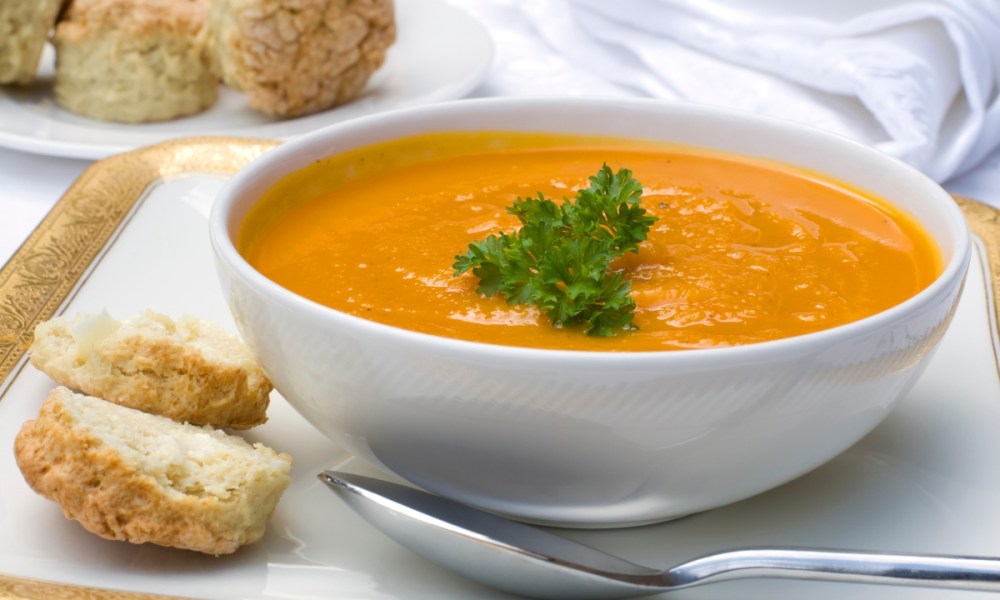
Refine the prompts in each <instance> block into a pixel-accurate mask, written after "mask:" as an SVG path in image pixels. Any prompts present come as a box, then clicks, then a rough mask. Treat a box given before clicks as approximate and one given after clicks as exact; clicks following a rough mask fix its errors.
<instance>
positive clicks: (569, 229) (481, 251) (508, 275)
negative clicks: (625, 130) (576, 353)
mask: <svg viewBox="0 0 1000 600" xmlns="http://www.w3.org/2000/svg"><path fill="white" fill-rule="evenodd" d="M641 196H642V184H640V183H639V182H638V181H636V180H635V179H633V178H632V172H631V171H630V170H628V169H621V170H619V171H618V172H617V173H613V172H612V171H611V169H610V168H609V167H608V166H607V165H604V166H602V167H601V170H600V171H598V172H597V174H596V175H593V176H591V177H590V186H589V187H587V188H585V189H581V190H579V191H578V192H577V194H576V199H575V201H571V200H568V199H564V200H563V203H562V204H556V203H555V202H553V201H552V200H550V199H548V198H546V197H545V196H544V195H542V193H541V192H539V193H538V195H537V196H535V197H528V198H518V199H517V200H515V201H514V203H513V204H512V205H511V206H510V207H509V208H508V209H507V212H509V213H511V214H513V215H515V216H516V217H517V218H518V219H519V220H520V221H521V228H520V229H518V230H517V231H515V232H513V233H505V232H501V233H499V234H496V235H490V236H489V237H487V238H486V239H484V240H481V241H477V242H472V243H471V244H469V248H468V250H467V251H466V252H465V254H460V255H458V256H456V257H455V264H454V265H453V268H454V269H455V276H456V277H457V276H459V275H461V274H463V273H465V272H466V271H469V270H471V271H472V273H473V275H475V276H476V277H478V278H479V287H478V288H477V290H476V291H477V292H479V293H481V294H484V295H486V296H493V295H494V294H498V293H500V294H503V296H504V298H505V299H506V300H507V302H508V303H509V304H534V305H537V306H538V307H539V308H540V309H541V310H542V312H544V313H545V314H546V315H547V316H548V317H549V320H550V321H552V323H553V324H554V325H556V326H557V327H563V326H566V327H582V328H583V330H584V331H585V332H586V333H587V334H588V335H593V336H603V337H607V336H613V335H615V334H616V333H618V332H619V331H631V330H634V329H636V326H635V325H634V324H633V323H632V317H633V311H634V310H635V302H634V301H633V300H632V298H631V296H629V289H630V287H631V284H632V282H631V280H628V279H625V278H624V277H622V274H621V272H618V271H614V270H613V269H612V268H611V261H612V260H614V259H615V258H617V257H619V256H621V255H622V254H624V253H625V252H638V246H639V243H640V242H642V241H643V240H645V239H646V234H647V233H648V232H649V228H650V226H651V225H652V224H653V223H654V222H655V221H656V220H657V219H656V217H654V216H651V215H647V214H646V209H644V208H643V207H642V206H640V198H641Z"/></svg>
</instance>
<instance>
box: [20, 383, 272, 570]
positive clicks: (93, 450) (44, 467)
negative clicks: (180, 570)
mask: <svg viewBox="0 0 1000 600" xmlns="http://www.w3.org/2000/svg"><path fill="white" fill-rule="evenodd" d="M81 398H86V397H84V396H82V395H80V394H74V393H73V392H71V391H70V390H68V389H66V388H64V387H59V388H56V389H55V390H53V391H52V393H51V394H50V395H49V397H48V399H47V400H46V401H45V403H44V404H43V405H42V409H41V411H40V413H39V415H38V418H37V419H34V420H31V421H28V422H26V423H25V424H24V425H23V427H22V428H21V430H20V431H19V432H18V434H17V437H16V438H15V441H14V453H15V458H16V460H17V465H18V467H19V468H20V469H21V472H22V474H23V475H24V479H25V481H26V482H27V483H28V485H30V486H31V488H32V489H33V490H35V491H36V492H37V493H39V494H41V495H42V496H44V497H46V498H48V499H50V500H52V501H54V502H56V503H58V504H59V505H60V506H61V507H62V511H63V514H64V515H65V516H66V517H67V518H68V519H73V520H76V521H78V522H80V524H81V525H83V527H84V528H85V529H87V530H88V531H91V532H92V533H95V534H97V535H99V536H101V537H103V538H107V539H112V540H125V541H129V542H132V543H136V544H140V543H146V542H150V543H153V544H158V545H161V546H169V547H175V548H182V549H187V550H195V551H198V552H204V553H206V554H228V553H231V552H234V551H235V550H236V549H237V548H239V547H240V546H242V545H244V544H249V543H252V542H255V541H257V540H259V539H260V538H261V537H262V536H263V535H264V532H265V529H266V524H267V520H268V518H269V517H270V515H271V513H272V512H273V510H274V508H275V506H276V505H277V503H278V500H279V499H280V496H281V494H282V492H283V491H284V489H285V487H286V486H287V485H288V481H289V478H288V474H287V473H288V470H289V468H290V465H291V458H290V457H288V456H287V455H285V454H278V453H276V452H274V451H273V450H271V449H270V448H266V447H264V446H262V445H260V444H257V445H256V446H254V447H250V445H249V444H246V442H243V443H242V444H243V445H245V449H240V448H237V449H235V450H234V453H235V452H240V451H241V452H243V453H246V454H255V455H257V460H255V461H254V464H255V465H256V467H257V468H256V469H255V470H254V471H253V472H247V473H246V474H245V480H246V481H245V484H244V485H243V486H242V488H241V489H236V490H232V493H231V494H229V496H228V497H219V496H218V495H213V494H211V493H207V492H206V493H185V492H184V491H182V490H178V489H174V488H172V487H170V485H164V483H163V482H161V481H158V480H157V478H156V477H154V476H153V475H151V474H149V473H147V472H144V471H143V469H142V468H141V467H140V466H138V465H136V464H135V462H134V461H130V460H128V459H127V457H125V456H124V455H123V454H122V453H121V452H119V451H117V450H116V449H115V448H114V444H113V443H110V442H109V440H108V439H106V438H102V437H101V436H100V435H99V434H98V433H97V432H96V431H95V430H94V429H92V428H90V427H88V426H86V425H84V424H83V423H82V422H81V419H80V417H79V415H78V414H75V413H77V412H78V410H79V409H77V411H74V410H72V409H71V408H70V407H69V406H68V404H71V403H77V404H80V403H81V402H84V405H83V407H82V408H83V409H85V410H89V411H104V410H107V411H109V412H110V413H113V414H115V415H121V414H125V415H126V417H125V418H127V419H129V420H130V421H132V422H134V423H135V427H138V428H141V427H143V426H144V425H147V424H149V423H150V422H153V421H155V420H157V419H159V420H160V421H161V423H159V424H158V425H157V427H163V426H164V424H163V423H162V421H166V419H165V418H163V417H158V416H155V415H149V414H146V413H142V412H140V411H135V410H133V409H129V408H125V407H121V406H116V405H113V404H110V403H107V402H104V401H102V400H100V399H97V398H89V399H86V400H85V401H81ZM125 411H127V412H125ZM112 418H113V417H112ZM169 423H170V425H169V427H170V429H169V431H170V433H171V435H173V436H178V437H184V436H191V435H194V434H196V433H199V432H201V433H202V434H204V430H202V429H201V428H198V427H195V426H192V425H184V424H180V423H176V422H173V421H170V422H169ZM212 435H217V436H225V435H226V434H224V433H222V432H219V431H215V432H214V433H213V434H212ZM228 437H229V438H230V439H232V438H235V436H228ZM170 466H171V465H165V466H164V468H165V469H167V470H169V467H170ZM234 467H235V468H243V467H245V465H242V464H235V465H234ZM208 486H209V482H206V487H208Z"/></svg>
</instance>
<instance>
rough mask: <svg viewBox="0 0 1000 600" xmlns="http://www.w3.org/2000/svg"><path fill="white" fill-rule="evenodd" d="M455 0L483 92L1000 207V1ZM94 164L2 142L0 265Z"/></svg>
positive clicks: (0, 151)
mask: <svg viewBox="0 0 1000 600" xmlns="http://www.w3.org/2000/svg"><path fill="white" fill-rule="evenodd" d="M450 1H451V2H452V3H453V4H455V5H457V6H459V7H462V8H463V9H465V10H467V11H468V12H469V13H471V14H472V15H473V16H475V17H476V18H478V19H480V20H481V21H482V22H483V23H484V24H485V26H486V27H487V28H488V30H489V31H490V33H491V35H492V37H493V40H494V43H495V46H496V50H497V56H496V61H495V64H494V67H493V69H492V71H491V72H490V74H489V76H488V77H487V79H486V81H485V82H484V83H483V84H482V86H480V87H479V89H477V90H476V91H475V92H473V95H475V96H506V95H527V94H534V95H553V94H568V95H576V96H584V95H640V96H652V97H663V98H672V99H683V100H689V101H697V102H707V103H713V104H720V105H726V106H732V107H736V108H739V109H743V110H751V111H755V112H760V113H764V114H771V115H775V116H779V117H782V118H790V119H793V120H798V121H804V122H808V123H811V124H814V125H817V126H820V127H824V128H827V129H830V130H833V131H836V132H838V133H841V134H843V135H847V136H850V137H854V138H856V139H859V140H861V141H864V142H866V143H869V144H871V145H873V146H876V147H878V148H880V149H882V150H884V151H886V152H888V153H890V154H893V155H895V156H897V157H899V158H901V159H902V160H906V161H908V162H910V163H911V164H913V165H914V166H916V167H918V168H921V169H922V170H924V171H925V172H927V173H928V174H929V175H930V176H932V177H934V178H935V179H937V180H938V181H941V182H942V184H943V185H944V186H945V187H946V188H947V189H948V190H949V191H952V192H954V193H959V194H963V195H966V196H969V197H972V198H975V199H978V200H981V201H983V202H987V203H991V204H994V205H997V206H1000V192H998V190H1000V149H998V148H997V146H1000V101H998V99H997V95H998V91H997V86H998V80H1000V12H998V11H997V10H996V5H995V1H996V0H936V1H934V0H923V1H913V0H872V1H867V0H864V1H862V0H844V1H843V2H825V3H817V2H808V3H803V2H797V1H796V0H761V1H760V2H753V3H748V2H738V1H737V0H704V1H699V2H694V1H693V0H616V1H615V2H607V1H606V0H532V1H530V2H523V1H520V0H450ZM803 7H808V9H806V8H803ZM89 164H90V162H89V161H84V160H73V159H65V158H53V157H48V156H42V155H33V154H24V153H19V152H16V151H12V150H7V149H2V148H0V263H3V262H6V260H7V259H8V258H9V257H10V256H11V255H12V254H13V252H14V251H15V250H16V249H17V248H18V246H19V245H20V244H21V242H22V241H23V240H24V239H25V238H26V237H27V236H28V235H29V234H30V232H31V231H32V229H33V228H34V227H35V226H36V225H37V224H38V222H39V221H40V220H41V219H42V218H43V217H44V216H45V214H46V212H47V211H48V210H49V209H50V208H51V207H52V206H53V205H54V204H55V202H56V201H57V200H58V199H59V198H60V197H61V196H62V194H63V193H64V192H65V191H66V189H67V188H68V187H69V186H70V184H71V183H72V182H73V181H74V180H75V179H76V178H77V177H78V176H79V175H80V174H81V173H82V172H83V171H84V169H86V168H87V166H88V165H89Z"/></svg>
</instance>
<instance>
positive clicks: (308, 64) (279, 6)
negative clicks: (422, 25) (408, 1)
mask: <svg viewBox="0 0 1000 600" xmlns="http://www.w3.org/2000/svg"><path fill="white" fill-rule="evenodd" d="M208 19H209V31H210V38H211V41H210V43H209V45H210V56H211V57H212V59H213V64H214V65H215V66H214V68H215V70H216V72H217V74H218V75H219V76H220V77H221V79H222V80H223V82H225V83H226V84H227V85H229V86H230V87H232V88H234V89H237V90H242V91H244V92H245V93H246V95H247V103H248V104H249V105H250V107H251V108H254V109H256V110H259V111H261V112H264V113H266V114H269V115H272V116H280V117H295V116H300V115H306V114H310V113H314V112H318V111H321V110H326V109H328V108H331V107H333V106H336V105H338V104H343V103H344V102H347V101H349V100H352V99H354V98H356V97H357V96H359V95H360V94H361V92H362V91H364V88H365V85H366V84H367V82H368V79H369V78H370V77H371V75H372V73H374V72H375V70H376V69H378V68H379V67H380V66H381V65H382V63H383V62H384V60H385V55H386V52H387V50H388V48H389V47H390V46H391V45H392V43H393V42H394V41H395V39H396V22H395V13H394V11H393V4H392V0H214V2H213V4H212V7H211V10H210V11H209V17H208Z"/></svg>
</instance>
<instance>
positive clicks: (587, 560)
mask: <svg viewBox="0 0 1000 600" xmlns="http://www.w3.org/2000/svg"><path fill="white" fill-rule="evenodd" d="M319 478H320V480H321V481H323V482H324V483H326V484H327V485H329V486H330V488H331V489H333V491H334V492H336V494H337V495H338V496H339V497H340V498H341V499H343V500H344V502H345V503H346V504H347V505H348V506H350V507H351V509H353V510H354V511H355V512H357V513H358V514H359V515H361V516H362V517H363V518H364V519H366V520H367V521H368V522H369V523H371V524H372V525H374V526H375V527H376V528H377V529H379V530H380V531H382V532H383V533H384V534H386V535H388V536H389V537H391V538H393V539H394V540H396V541H397V542H399V543H400V544H402V545H403V546H405V547H407V548H409V549H410V550H412V551H414V552H416V553H417V554H420V555H422V556H424V557H426V558H428V559H430V560H432V561H434V562H436V563H437V564H439V565H441V566H443V567H445V568H447V569H450V570H452V571H455V572H456V573H459V574H460V575H463V576H465V577H467V578H469V579H471V580H473V581H477V582H479V583H482V584H484V585H487V586H489V587H493V588H496V589H499V590H503V591H506V592H511V593H514V594H518V595H521V596H528V597H533V598H580V599H585V598H630V597H635V596H643V595H649V594H654V593H658V592H665V591H671V590H678V589H683V588H687V587H692V586H696V585H703V584H707V583H713V582H719V581H728V580H732V579H746V578H757V577H773V578H785V579H813V580H824V581H843V582H855V583H876V584H888V585H909V586H921V587H940V588H952V589H966V590H980V591H993V592H998V591H1000V559H996V558H989V557H975V556H949V555H919V554H889V553H877V552H856V551H845V550H828V549H818V548H764V547H761V548H742V549H735V550H728V551H724V552H718V553H714V554H710V555H706V556H702V557H701V558H696V559H694V560H691V561H688V562H685V563H683V564H680V565H677V566H675V567H672V568H669V569H665V570H658V569H654V568H650V567H646V566H643V565H638V564H635V563H632V562H629V561H627V560H625V559H623V558H620V557H617V556H614V555H611V554H608V553H606V552H602V551H600V550H597V549H596V548H592V547H590V546H586V545H584V544H580V543H578V542H574V541H572V540H568V539H566V538H563V537H560V536H557V535H555V534H553V533H550V532H548V531H545V530H543V529H540V528H538V527H534V526H531V525H527V524H524V523H520V522H516V521H512V520H510V519H507V518H504V517H501V516H499V515H495V514H492V513H488V512H485V511H482V510H479V509H476V508H472V507H470V506H466V505H464V504H461V503H458V502H455V501H453V500H449V499H447V498H444V497H441V496H436V495H433V494H429V493H427V492H424V491H422V490H418V489H416V488H412V487H408V486H404V485H399V484H396V483H392V482H389V481H383V480H380V479H374V478H371V477H365V476H362V475H356V474H351V473H342V472H335V471H324V472H322V473H320V474H319Z"/></svg>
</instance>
